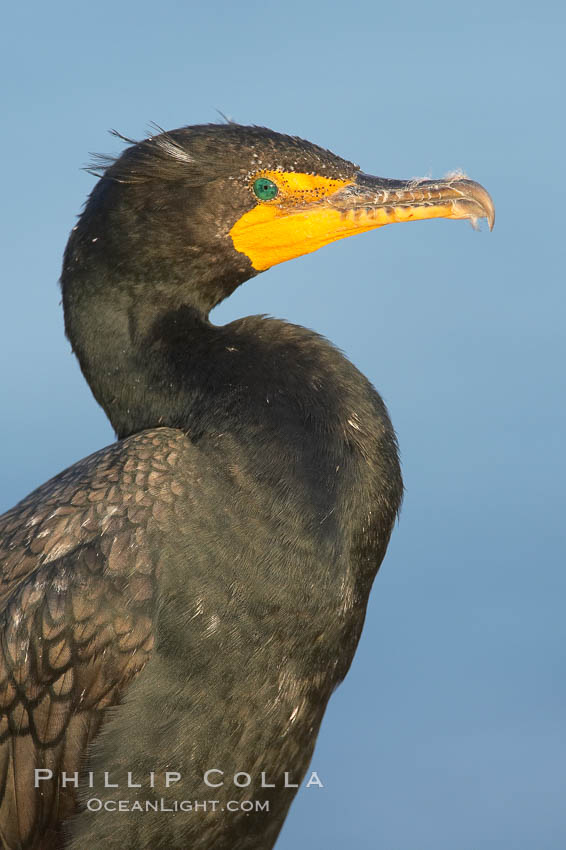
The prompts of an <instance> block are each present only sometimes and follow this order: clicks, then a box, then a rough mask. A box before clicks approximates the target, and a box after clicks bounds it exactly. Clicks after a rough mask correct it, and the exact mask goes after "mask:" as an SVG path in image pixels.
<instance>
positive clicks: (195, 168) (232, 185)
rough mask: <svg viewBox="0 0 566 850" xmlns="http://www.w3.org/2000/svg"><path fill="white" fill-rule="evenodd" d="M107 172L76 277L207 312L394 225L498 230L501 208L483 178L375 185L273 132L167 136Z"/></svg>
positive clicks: (76, 240)
mask: <svg viewBox="0 0 566 850" xmlns="http://www.w3.org/2000/svg"><path fill="white" fill-rule="evenodd" d="M100 165H101V166H102V168H100V167H97V169H96V173H98V174H99V175H100V176H101V180H100V181H99V183H98V184H97V186H96V187H95V189H94V191H93V192H92V194H91V197H90V199H89V201H88V203H87V206H86V209H85V211H84V213H83V215H82V217H81V219H80V222H79V225H78V226H77V228H76V231H75V233H74V234H73V236H72V238H71V240H70V243H69V248H68V250H67V257H66V262H65V268H66V269H71V268H73V267H74V269H75V271H77V270H79V268H80V266H81V265H86V266H90V265H91V264H92V263H101V264H103V265H105V266H106V267H107V268H108V271H109V273H110V271H111V270H112V269H113V270H119V272H120V276H121V279H122V280H125V281H129V282H130V284H135V283H142V284H148V283H150V284H151V285H153V286H155V287H156V289H157V291H159V290H160V289H162V288H163V286H164V285H166V286H167V288H168V290H169V292H172V291H173V290H174V289H176V290H177V292H178V300H181V301H182V300H183V298H184V297H187V296H190V298H191V300H192V301H193V303H195V305H196V306H198V307H199V309H201V310H202V311H203V312H204V313H207V312H208V311H209V310H210V309H211V308H212V307H213V306H214V305H215V304H217V303H218V302H219V301H220V300H222V298H224V297H226V296H227V295H229V294H230V293H231V292H232V291H233V289H235V287H236V286H238V285H239V284H240V283H242V282H243V281H244V280H246V279H248V278H250V277H252V276H253V275H255V274H257V273H259V272H262V271H265V270H266V269H269V268H270V267H271V266H274V265H276V264H277V263H282V262H285V261H286V260H290V259H293V258H294V257H298V256H300V255H302V254H308V253H310V252H312V251H316V250H317V249H318V248H321V247H322V246H324V245H327V244H328V243H330V242H333V241H335V240H337V239H343V238H345V237H347V236H352V235H355V234H357V233H363V232H365V231H368V230H373V229H375V228H377V227H381V226H383V225H385V224H390V223H394V222H405V221H418V220H422V219H427V218H439V217H442V218H456V219H459V218H470V219H478V218H481V217H486V218H487V219H488V222H489V225H490V227H492V226H493V219H494V209H493V203H492V201H491V198H490V197H489V195H488V193H487V192H486V191H485V189H483V187H482V186H480V185H479V184H478V183H475V182H473V181H472V180H469V179H467V178H465V177H462V176H454V177H449V178H446V179H442V180H390V179H385V178H381V177H372V176H370V175H368V174H364V173H363V172H362V171H360V169H359V168H358V166H356V165H354V164H353V163H351V162H348V161H347V160H344V159H341V158H340V157H338V156H336V155H334V154H332V153H330V152H329V151H327V150H324V149H323V148H321V147H318V146H317V145H314V144H312V143H310V142H307V141H304V140H302V139H299V138H296V137H292V136H286V135H282V134H279V133H275V132H273V131H271V130H268V129H266V128H263V127H244V126H240V125H238V124H230V123H228V124H221V125H203V126H194V127H184V128H181V129H178V130H173V131H170V132H160V133H158V134H157V135H155V136H153V137H151V138H149V139H146V140H144V141H142V142H139V143H136V144H133V145H132V146H131V147H129V148H128V149H127V150H125V151H124V152H123V154H122V155H121V156H120V157H119V158H117V159H115V160H112V161H103V162H102V163H101V164H100ZM63 285H64V286H65V270H64V275H63Z"/></svg>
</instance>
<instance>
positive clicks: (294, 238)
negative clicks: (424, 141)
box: [230, 172, 495, 271]
mask: <svg viewBox="0 0 566 850" xmlns="http://www.w3.org/2000/svg"><path fill="white" fill-rule="evenodd" d="M287 176H288V175H287ZM290 176H291V177H292V178H293V181H294V183H295V184H299V183H301V185H302V183H303V182H305V181H309V180H310V181H312V182H313V184H316V187H317V191H318V192H319V195H318V197H316V196H315V198H314V199H313V200H305V196H304V194H301V192H300V191H299V190H298V189H297V190H294V189H293V188H291V189H289V190H288V191H287V192H285V191H284V190H282V191H281V192H280V194H279V195H278V197H277V198H276V199H274V200H272V201H269V202H268V203H258V204H257V205H256V206H255V207H254V208H253V209H251V210H249V211H248V212H246V213H245V214H244V215H243V216H242V217H241V218H240V219H239V220H238V221H237V222H236V223H235V225H234V226H233V227H232V229H231V230H230V236H231V237H232V241H233V243H234V247H235V248H236V250H237V251H241V252H242V253H244V254H246V256H248V257H249V259H250V261H251V263H252V266H253V267H254V269H256V270H257V271H264V270H265V269H268V268H270V267H271V266H274V265H276V264H277V263H283V262H285V261H286V260H291V259H293V258H294V257H298V256H300V255H301V254H309V253H310V252H311V251H316V250H317V249H318V248H322V246H323V245H328V244H329V243H330V242H334V241H336V240H337V239H344V238H346V237H347V236H353V235H355V234H356V233H364V232H365V231H367V230H374V229H375V228H377V227H382V226H383V225H385V224H392V223H394V222H405V221H419V220H423V219H427V218H469V219H471V220H472V222H473V223H475V222H476V221H477V220H478V219H480V218H487V222H488V224H489V229H490V230H491V229H492V228H493V224H494V221H495V210H494V206H493V201H492V200H491V198H490V196H489V194H488V193H487V192H486V190H485V189H484V188H483V186H480V184H479V183H475V182H474V181H473V180H468V178H467V177H462V176H455V177H447V178H445V179H443V180H388V179H386V178H383V177H371V176H370V175H369V174H364V173H362V172H358V173H357V174H356V176H355V177H354V178H353V179H348V180H343V181H335V180H327V179H325V178H322V177H316V176H312V177H311V176H310V175H297V174H292V175H290ZM272 177H273V180H274V181H276V180H277V179H281V181H282V182H283V179H284V178H285V177H286V175H285V174H278V173H277V172H273V173H272ZM289 182H290V181H289Z"/></svg>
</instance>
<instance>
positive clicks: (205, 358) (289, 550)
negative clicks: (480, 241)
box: [0, 125, 491, 850]
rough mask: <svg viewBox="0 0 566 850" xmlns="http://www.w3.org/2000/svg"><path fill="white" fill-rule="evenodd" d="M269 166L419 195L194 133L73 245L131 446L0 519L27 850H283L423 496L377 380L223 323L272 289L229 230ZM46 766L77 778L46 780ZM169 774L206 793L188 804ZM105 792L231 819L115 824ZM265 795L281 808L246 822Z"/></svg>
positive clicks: (6, 748) (115, 165)
mask: <svg viewBox="0 0 566 850" xmlns="http://www.w3.org/2000/svg"><path fill="white" fill-rule="evenodd" d="M265 172H269V173H270V174H273V173H275V174H277V173H281V174H285V173H293V174H295V173H300V174H305V175H318V176H320V177H322V178H325V179H328V180H334V181H337V182H338V183H339V184H340V186H344V187H345V188H343V189H340V188H339V189H338V190H337V193H336V194H331V195H330V196H329V197H330V201H326V200H325V199H323V200H322V201H321V200H320V199H319V200H315V202H314V203H315V204H316V203H318V204H319V207H318V208H317V209H319V208H322V207H321V204H322V206H324V205H325V204H327V203H331V204H332V205H333V210H335V209H338V210H339V216H340V219H341V220H342V219H344V216H345V215H346V213H345V212H344V210H343V205H344V204H345V203H346V201H345V200H344V198H346V197H348V198H350V197H351V193H352V191H354V190H355V191H356V192H361V191H362V189H361V188H360V186H362V187H365V188H364V191H366V192H367V191H369V190H368V189H367V186H371V191H372V192H373V193H374V195H375V196H376V197H375V203H376V204H377V202H378V199H377V193H378V187H380V188H379V191H380V192H382V193H385V194H384V199H383V198H381V199H380V201H379V202H380V204H381V206H383V205H384V203H385V202H386V201H388V200H389V199H390V197H391V195H392V194H395V193H396V192H397V194H399V197H401V195H400V193H401V191H402V186H408V185H409V184H401V183H400V182H398V181H377V180H375V179H374V178H371V179H370V178H366V176H365V175H361V173H360V172H359V171H358V169H357V167H356V166H354V165H352V164H351V163H349V162H346V161H344V160H342V159H340V158H338V157H336V156H334V155H333V154H330V153H329V152H327V151H324V150H322V149H321V148H318V147H316V146H315V145H311V144H310V143H307V142H304V141H302V140H299V139H295V138H291V137H286V136H281V135H278V134H275V133H272V132H271V131H269V130H265V129H262V128H255V127H253V128H246V127H240V126H238V125H222V126H215V125H211V126H204V127H192V128H184V129H181V130H177V131H173V132H171V133H168V134H160V135H158V136H157V137H155V138H153V139H149V140H146V141H144V142H142V143H139V144H135V145H133V146H132V147H131V148H129V149H128V150H126V151H125V153H124V154H123V155H122V156H121V157H120V158H119V159H118V160H117V161H115V162H109V163H106V164H105V167H104V168H103V170H102V178H101V180H100V181H99V182H98V184H97V185H96V187H95V188H94V190H93V192H92V194H91V196H90V198H89V200H88V203H87V205H86V208H85V210H84V212H83V214H82V215H81V217H80V220H79V223H78V224H77V226H76V227H75V228H74V230H73V233H72V234H71V237H70V239H69V243H68V246H67V250H66V253H65V260H64V266H63V274H62V279H61V281H62V291H63V305H64V311H65V326H66V331H67V335H68V337H69V339H70V341H71V344H72V346H73V349H74V351H75V353H76V355H77V357H78V358H79V361H80V364H81V368H82V370H83V373H84V375H85V378H86V379H87V381H88V382H89V384H90V386H91V388H92V391H93V393H94V395H95V397H96V399H97V400H98V402H99V403H100V404H101V405H102V407H103V408H104V410H105V411H106V413H107V415H108V417H109V419H110V421H111V422H112V425H113V427H114V429H115V431H116V433H117V435H118V438H119V440H118V442H116V443H114V444H113V445H111V446H109V447H108V448H105V449H102V450H101V451H99V452H97V453H95V454H94V455H92V456H91V457H89V458H87V459H85V460H83V461H80V462H79V463H77V464H75V465H74V466H72V467H71V468H70V469H68V470H66V471H65V472H63V473H61V474H60V475H59V476H57V477H56V478H54V479H52V480H51V481H49V482H48V483H47V484H45V485H43V486H42V487H40V488H39V489H38V490H36V491H35V492H34V493H32V494H31V495H30V496H29V497H28V498H27V499H25V500H24V501H22V502H21V503H20V504H19V505H17V506H16V507H15V508H14V509H13V510H12V511H9V512H8V513H7V514H5V515H4V516H3V517H2V518H0V533H1V542H0V558H1V561H2V584H1V588H0V592H1V596H0V599H1V605H2V612H3V613H2V617H3V620H2V629H3V632H2V641H1V647H0V648H1V652H0V677H1V680H0V707H1V709H2V715H1V722H0V783H1V794H2V796H1V799H0V835H1V837H2V846H3V847H5V848H10V850H16V848H18V850H39V848H41V850H50V848H59V847H66V848H72V850H85V848H103V847H104V848H106V847H116V848H118V847H119V848H136V850H141V848H152V850H153V848H192V850H204V848H215V850H252V848H258V850H259V848H262V850H264V848H269V847H272V845H273V843H274V842H275V840H276V837H277V834H278V832H279V830H280V828H281V825H282V823H283V820H284V818H285V815H286V813H287V810H288V808H289V805H290V803H291V801H292V798H293V794H294V791H295V789H290V788H285V787H284V774H285V773H286V772H287V773H288V774H289V777H290V779H291V781H292V782H299V781H300V780H301V778H302V776H303V775H304V773H305V771H306V769H307V767H308V764H309V760H310V757H311V754H312V750H313V747H314V743H315V739H316V735H317V732H318V728H319V725H320V722H321V720H322V716H323V713H324V710H325V707H326V704H327V701H328V699H329V697H330V695H331V693H332V691H333V689H334V688H335V687H336V686H337V684H338V683H339V682H340V681H341V680H342V679H343V677H344V675H345V674H346V672H347V670H348V667H349V665H350V662H351V660H352V657H353V654H354V651H355V648H356V645H357V642H358V639H359V637H360V632H361V628H362V624H363V620H364V614H365V609H366V604H367V600H368V595H369V591H370V588H371V585H372V582H373V579H374V576H375V573H376V571H377V569H378V567H379V565H380V563H381V561H382V559H383V556H384V554H385V550H386V547H387V543H388V540H389V535H390V533H391V529H392V526H393V523H394V520H395V517H396V515H397V511H398V509H399V505H400V502H401V496H402V482H401V474H400V470H399V462H398V456H397V445H396V440H395V435H394V432H393V429H392V426H391V423H390V420H389V417H388V414H387V411H386V409H385V407H384V405H383V402H382V401H381V399H380V397H379V396H378V394H377V393H376V392H375V390H374V389H373V387H372V386H371V385H370V383H369V382H368V381H367V380H366V378H364V377H363V375H361V374H360V373H359V372H358V371H357V369H355V367H354V366H352V365H351V364H350V363H349V362H348V361H347V360H346V359H345V358H344V357H343V355H342V354H341V353H339V352H338V351H337V350H336V349H335V348H334V347H333V346H332V345H331V344H330V343H328V342H327V341H326V340H324V339H322V338H321V337H320V336H318V335H317V334H315V333H313V332H311V331H309V330H306V329H304V328H301V327H298V326H296V325H292V324H287V323H285V322H282V321H277V320H274V319H266V318H263V317H248V318H245V319H241V320H238V321H235V322H232V323H231V324H229V325H226V326H224V327H217V326H215V325H213V324H211V323H210V321H209V318H208V314H209V311H210V310H211V309H212V307H214V306H215V305H216V304H217V303H219V301H221V300H222V299H223V298H225V297H226V296H228V295H230V293H231V292H232V291H233V290H234V289H235V288H236V287H237V286H238V285H239V284H240V283H242V282H243V281H245V280H247V279H248V278H250V277H251V276H252V275H254V274H256V273H257V269H256V268H255V267H254V264H253V260H252V259H251V258H250V257H249V256H247V255H246V253H243V252H242V251H238V250H236V248H235V245H234V240H233V238H232V236H231V233H232V228H233V226H234V224H235V223H236V222H237V221H239V220H240V219H241V218H242V217H243V216H245V215H246V214H247V213H249V212H250V211H253V210H254V209H255V208H256V207H257V206H258V199H257V197H255V196H254V194H253V191H252V190H251V188H250V186H251V184H250V181H251V180H253V178H254V177H255V176H256V175H257V174H259V173H261V174H264V173H265ZM371 180H374V183H371ZM364 181H365V182H364ZM464 184H465V186H464ZM410 185H412V191H413V195H414V193H415V186H414V184H410ZM429 185H430V190H429V202H430V192H432V193H433V195H434V191H436V190H435V189H434V187H437V188H438V186H439V185H440V183H438V182H437V183H434V184H433V181H429ZM445 185H446V189H443V190H442V191H443V193H444V194H443V197H444V196H445V194H446V193H448V197H449V199H452V200H450V201H449V202H450V203H452V205H453V208H454V210H459V214H458V215H455V216H454V217H463V215H464V213H463V212H462V209H463V206H462V205H464V206H465V204H468V206H467V207H466V209H465V211H464V212H465V213H466V215H468V216H473V215H478V214H479V215H484V214H488V215H491V212H490V210H489V209H488V207H487V206H486V202H485V198H484V197H483V196H481V198H480V194H481V192H480V187H477V184H472V183H471V181H461V183H458V185H457V187H456V190H454V185H455V183H454V180H453V181H452V182H451V183H450V182H449V181H446V184H445ZM352 187H353V188H352ZM462 187H464V188H465V190H466V193H467V194H465V197H464V200H462V199H461V198H460V197H459V196H460V195H462V191H463V190H462ZM313 191H314V190H313ZM316 191H319V190H318V189H317V190H316ZM423 191H424V190H423ZM453 191H456V194H457V196H456V199H455V200H453V195H450V192H453ZM481 191H483V190H481ZM347 193H350V194H347ZM417 194H418V193H417ZM484 195H485V193H484ZM478 198H479V200H478ZM433 202H434V198H433ZM276 203H279V202H278V201H276ZM365 203H366V204H367V197H366V200H365ZM412 203H415V205H417V204H416V202H415V201H414V198H413V201H412ZM281 204H282V206H281V209H282V213H281V214H282V215H283V216H285V215H291V214H293V215H294V214H295V213H296V212H297V210H299V212H300V213H301V214H302V212H301V211H302V210H303V209H305V210H306V209H307V207H306V206H305V204H306V201H305V199H304V197H303V196H302V200H301V198H299V197H298V196H293V197H291V196H289V197H287V199H286V200H285V204H286V206H285V204H283V202H281ZM423 204H424V202H423ZM478 204H479V206H478ZM482 204H483V206H482ZM293 205H294V206H293ZM301 205H302V206H301ZM311 206H312V204H311ZM278 209H279V208H278ZM309 209H310V207H309ZM387 209H389V208H387ZM277 214H278V215H279V212H278V213H277ZM422 217H428V216H424V215H423V216H422ZM277 220H278V219H277ZM376 226H377V225H376ZM344 235H347V234H344ZM308 250H312V248H310V249H308ZM297 253H304V251H303V250H297ZM210 769H219V770H222V771H223V772H224V777H225V779H226V784H225V785H224V786H223V787H221V788H214V789H213V791H212V789H210V788H207V786H206V785H205V784H204V782H203V775H204V773H205V772H206V771H207V770H210ZM36 770H43V771H47V770H50V771H51V772H52V774H53V779H52V780H51V781H47V780H45V781H43V779H42V781H41V782H40V783H39V787H34V785H36V784H38V783H37V782H36V783H34V777H35V776H36V774H35V773H34V771H36ZM75 771H80V772H81V773H80V781H79V783H78V784H79V787H78V788H75V787H74V785H75V783H74V782H70V783H69V782H68V783H67V784H66V787H63V785H64V783H62V782H61V775H62V773H63V772H65V773H66V774H67V776H69V775H72V774H74V772H75ZM166 771H178V772H179V773H180V774H181V775H182V780H181V781H180V782H179V783H177V784H175V785H173V786H172V787H170V788H167V787H165V779H164V776H165V772H166ZM238 771H243V772H245V773H247V774H249V775H250V776H251V777H252V784H251V786H250V787H244V788H239V787H236V786H234V785H233V784H232V782H231V778H232V777H233V775H234V774H235V773H237V772H238ZM89 772H92V775H93V776H94V780H93V782H94V787H93V788H90V787H88V780H87V777H88V776H89ZM104 772H107V773H108V774H109V776H110V777H111V779H112V782H118V783H119V785H120V789H121V790H120V791H119V792H118V791H117V790H116V789H115V788H104V787H101V781H102V780H101V777H103V775H104ZM128 772H130V773H131V779H132V781H134V782H136V783H140V784H141V786H142V787H141V788H138V787H136V788H126V786H127V774H128ZM262 773H264V774H265V780H266V781H267V782H269V783H274V784H275V787H274V788H271V787H268V788H261V787H260V785H261V775H262ZM44 775H45V774H41V776H44ZM152 775H153V777H154V778H153V780H152V779H151V777H152ZM216 776H218V774H216ZM124 789H126V790H124ZM93 797H95V798H97V799H99V800H101V801H102V802H104V801H106V800H109V801H111V800H113V799H116V798H117V797H120V798H127V799H128V800H129V801H130V802H132V801H136V800H137V801H142V802H143V801H145V800H148V799H159V800H163V801H164V802H165V804H166V805H173V801H174V800H179V799H185V800H192V801H195V800H207V799H208V800H210V799H212V798H214V799H217V800H220V801H221V805H220V806H218V807H216V808H215V810H211V809H210V808H209V809H208V810H202V808H201V809H200V810H197V811H190V812H185V811H177V812H176V813H175V814H174V816H173V815H171V814H169V813H168V814H164V813H163V812H159V811H157V812H155V811H149V812H144V813H140V812H139V811H127V812H121V813H117V812H114V811H104V810H102V811H99V812H93V811H89V809H88V807H87V806H86V801H87V800H88V799H90V798H93ZM244 799H260V800H263V801H268V803H269V811H268V812H266V811H260V812H254V811H251V812H249V811H241V810H236V811H232V812H229V811H227V810H223V802H226V801H227V800H236V801H238V800H244Z"/></svg>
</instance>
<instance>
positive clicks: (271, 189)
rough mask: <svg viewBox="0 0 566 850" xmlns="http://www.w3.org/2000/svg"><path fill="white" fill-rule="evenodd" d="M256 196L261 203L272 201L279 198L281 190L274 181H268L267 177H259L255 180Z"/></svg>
mask: <svg viewBox="0 0 566 850" xmlns="http://www.w3.org/2000/svg"><path fill="white" fill-rule="evenodd" d="M253 190H254V194H255V195H256V197H257V198H259V199H260V201H271V200H272V199H273V198H275V197H276V196H277V193H278V192H279V189H278V188H277V185H276V184H275V183H274V182H273V180H268V179H267V177H258V178H257V180H254V185H253Z"/></svg>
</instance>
